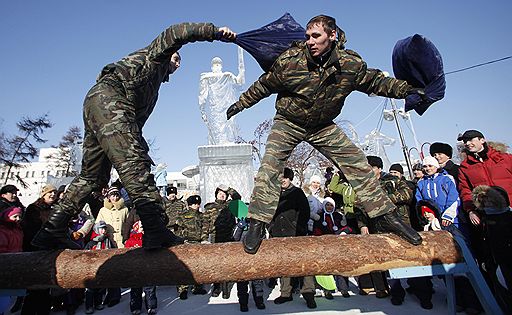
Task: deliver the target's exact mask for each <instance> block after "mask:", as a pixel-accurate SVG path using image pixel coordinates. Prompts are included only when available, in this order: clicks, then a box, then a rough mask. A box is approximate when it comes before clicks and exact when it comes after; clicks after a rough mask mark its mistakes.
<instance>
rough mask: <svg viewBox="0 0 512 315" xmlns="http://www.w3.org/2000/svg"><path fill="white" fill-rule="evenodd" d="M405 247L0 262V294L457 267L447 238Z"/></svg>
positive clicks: (190, 251)
mask: <svg viewBox="0 0 512 315" xmlns="http://www.w3.org/2000/svg"><path fill="white" fill-rule="evenodd" d="M422 236H423V240H424V241H423V244H422V245H420V246H413V245H410V244H409V243H407V242H406V241H404V240H402V239H400V238H399V237H397V236H395V235H390V234H381V235H377V234H375V235H365V236H362V235H347V236H336V235H325V236H307V237H289V238H274V239H270V240H264V241H263V244H262V245H261V248H260V250H259V251H258V253H257V254H256V255H249V254H246V253H245V252H244V251H243V248H242V244H241V243H222V244H203V245H199V244H195V245H191V244H184V245H180V246H176V247H172V248H169V249H162V250H155V251H146V250H144V249H142V248H137V249H111V250H94V251H84V250H59V251H41V252H31V253H17V254H1V255H0V288H49V287H62V288H84V287H141V286H144V285H172V284H180V283H190V284H191V283H215V282H222V281H241V280H251V279H263V278H269V277H280V276H288V277H290V276H306V275H319V274H335V275H344V276H356V275H361V274H365V273H368V272H370V271H375V270H387V269H392V268H400V267H410V266H429V265H432V264H443V263H444V264H449V263H456V262H460V261H461V260H462V258H461V255H460V253H459V249H458V246H457V245H456V242H455V240H454V239H453V238H452V236H451V235H450V234H449V233H448V232H424V233H422Z"/></svg>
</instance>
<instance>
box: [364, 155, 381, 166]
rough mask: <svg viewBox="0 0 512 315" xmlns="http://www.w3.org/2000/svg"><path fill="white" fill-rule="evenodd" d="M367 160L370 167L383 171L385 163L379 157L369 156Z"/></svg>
mask: <svg viewBox="0 0 512 315" xmlns="http://www.w3.org/2000/svg"><path fill="white" fill-rule="evenodd" d="M366 159H367V160H368V164H370V166H372V167H373V166H375V167H378V168H380V169H382V168H383V167H384V163H382V159H381V158H380V157H378V156H375V155H368V156H366Z"/></svg>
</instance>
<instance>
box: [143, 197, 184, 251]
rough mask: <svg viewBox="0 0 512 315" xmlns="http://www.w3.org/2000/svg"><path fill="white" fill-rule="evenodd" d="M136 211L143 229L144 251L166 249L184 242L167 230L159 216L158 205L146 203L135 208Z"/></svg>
mask: <svg viewBox="0 0 512 315" xmlns="http://www.w3.org/2000/svg"><path fill="white" fill-rule="evenodd" d="M136 209H137V214H138V215H139V217H140V221H141V222H142V226H143V228H144V234H143V236H142V247H143V248H144V249H157V248H163V247H165V248H168V247H171V246H175V245H178V244H183V243H184V242H185V241H184V240H183V239H182V238H181V237H178V236H176V235H175V234H174V233H172V232H171V231H169V230H168V229H167V227H166V226H165V223H164V220H163V216H162V215H161V213H162V212H163V209H162V207H160V206H159V205H158V204H156V203H146V204H144V205H141V206H136Z"/></svg>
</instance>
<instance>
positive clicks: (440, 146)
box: [430, 142, 453, 159]
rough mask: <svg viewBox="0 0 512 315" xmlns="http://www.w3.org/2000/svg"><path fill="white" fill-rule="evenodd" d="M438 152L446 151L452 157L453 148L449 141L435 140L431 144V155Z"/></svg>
mask: <svg viewBox="0 0 512 315" xmlns="http://www.w3.org/2000/svg"><path fill="white" fill-rule="evenodd" d="M436 153H444V154H446V156H448V157H449V158H450V159H451V158H452V155H453V148H452V146H451V145H449V144H448V143H442V142H434V143H432V144H431V145H430V155H432V156H434V154H436Z"/></svg>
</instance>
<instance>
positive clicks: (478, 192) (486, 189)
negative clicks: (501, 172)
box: [472, 185, 510, 214]
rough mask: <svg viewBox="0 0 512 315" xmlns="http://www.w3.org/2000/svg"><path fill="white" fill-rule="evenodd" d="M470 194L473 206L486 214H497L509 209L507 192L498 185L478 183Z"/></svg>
mask: <svg viewBox="0 0 512 315" xmlns="http://www.w3.org/2000/svg"><path fill="white" fill-rule="evenodd" d="M472 195H473V202H474V204H475V207H476V208H477V209H482V210H484V211H485V212H486V213H487V214H499V213H503V212H505V211H509V210H510V200H509V198H508V193H507V191H506V190H505V189H503V188H502V187H500V186H487V185H480V186H477V187H475V189H473V194H472Z"/></svg>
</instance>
